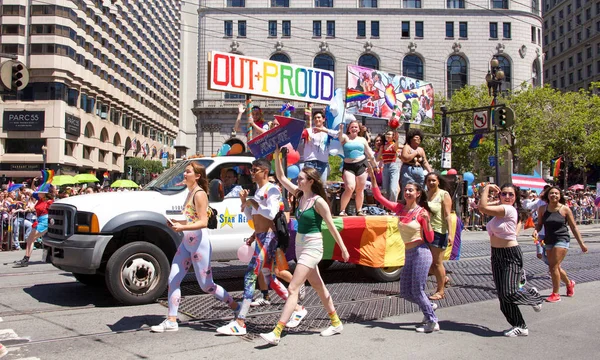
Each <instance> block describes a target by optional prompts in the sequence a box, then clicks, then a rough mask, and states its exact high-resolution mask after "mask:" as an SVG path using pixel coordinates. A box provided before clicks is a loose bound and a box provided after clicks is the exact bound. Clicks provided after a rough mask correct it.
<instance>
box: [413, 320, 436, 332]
mask: <svg viewBox="0 0 600 360" xmlns="http://www.w3.org/2000/svg"><path fill="white" fill-rule="evenodd" d="M415 331H416V332H420V333H427V334H429V333H432V332H434V331H440V324H438V323H437V322H435V321H428V322H426V323H425V324H424V325H422V326H419V327H417V328H416V329H415Z"/></svg>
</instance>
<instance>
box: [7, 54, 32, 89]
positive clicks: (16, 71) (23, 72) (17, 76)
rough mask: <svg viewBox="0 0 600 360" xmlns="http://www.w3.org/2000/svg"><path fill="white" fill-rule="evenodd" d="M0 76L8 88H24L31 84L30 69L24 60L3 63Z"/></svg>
mask: <svg viewBox="0 0 600 360" xmlns="http://www.w3.org/2000/svg"><path fill="white" fill-rule="evenodd" d="M0 78H1V79H2V85H4V87H5V88H7V89H8V90H12V91H19V90H23V89H24V88H25V86H27V84H29V70H27V67H26V66H25V65H24V64H23V63H22V62H20V61H14V60H9V61H6V62H5V63H3V64H2V67H1V68H0Z"/></svg>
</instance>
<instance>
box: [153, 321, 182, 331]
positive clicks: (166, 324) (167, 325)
mask: <svg viewBox="0 0 600 360" xmlns="http://www.w3.org/2000/svg"><path fill="white" fill-rule="evenodd" d="M177 330H179V325H178V324H177V322H173V321H169V319H165V321H163V322H161V323H160V324H158V325H154V326H152V327H151V328H150V331H152V332H155V333H162V332H170V331H177Z"/></svg>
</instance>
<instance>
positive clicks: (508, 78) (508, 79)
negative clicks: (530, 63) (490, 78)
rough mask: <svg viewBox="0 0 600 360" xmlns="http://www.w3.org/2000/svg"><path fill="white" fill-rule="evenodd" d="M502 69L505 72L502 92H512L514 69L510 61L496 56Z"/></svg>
mask: <svg viewBox="0 0 600 360" xmlns="http://www.w3.org/2000/svg"><path fill="white" fill-rule="evenodd" d="M496 58H497V59H498V63H499V64H500V65H499V66H500V68H501V69H502V71H504V81H503V82H502V91H507V90H512V67H511V65H510V60H509V59H508V58H507V57H504V56H502V55H500V56H496Z"/></svg>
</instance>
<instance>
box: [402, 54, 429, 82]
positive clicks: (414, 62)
mask: <svg viewBox="0 0 600 360" xmlns="http://www.w3.org/2000/svg"><path fill="white" fill-rule="evenodd" d="M402 75H404V76H408V77H411V78H414V79H419V80H423V79H424V77H423V60H421V58H420V57H418V56H416V55H407V56H405V57H404V59H403V60H402Z"/></svg>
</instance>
